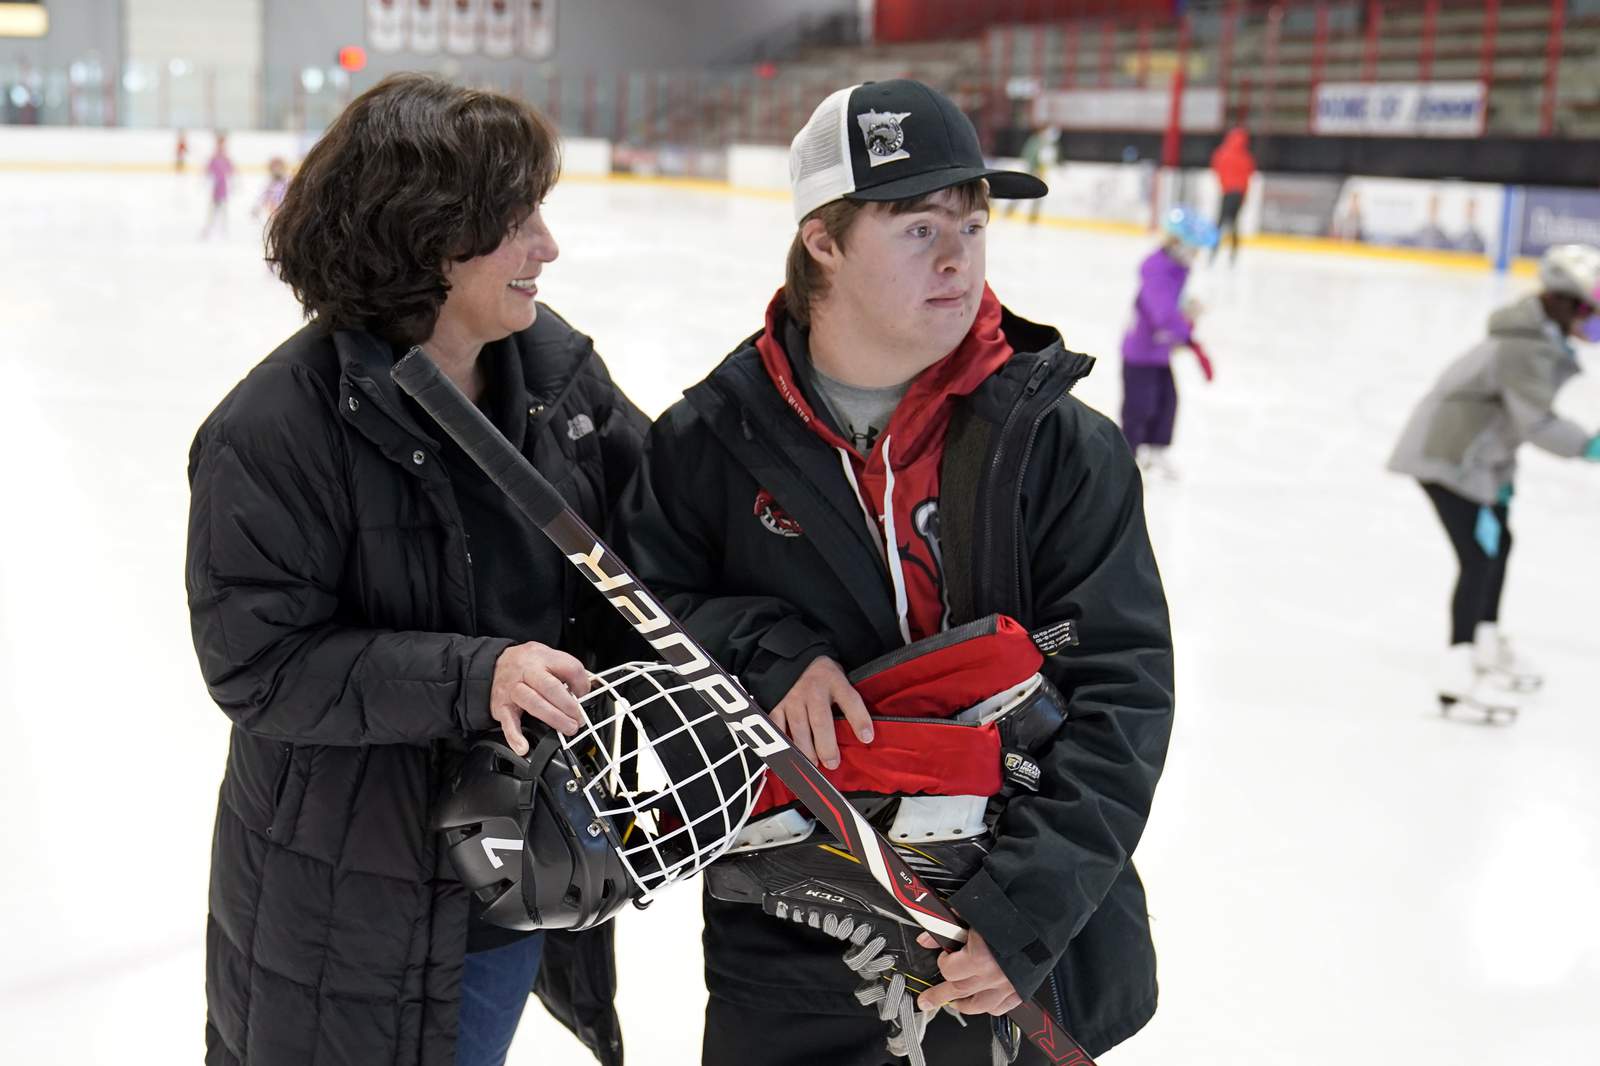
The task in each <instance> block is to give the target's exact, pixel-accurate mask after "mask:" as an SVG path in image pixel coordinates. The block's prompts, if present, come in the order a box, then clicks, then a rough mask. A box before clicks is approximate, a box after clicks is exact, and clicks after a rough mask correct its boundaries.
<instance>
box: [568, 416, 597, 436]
mask: <svg viewBox="0 0 1600 1066" xmlns="http://www.w3.org/2000/svg"><path fill="white" fill-rule="evenodd" d="M593 432H594V419H592V418H590V417H589V416H588V415H575V416H573V417H572V418H571V419H570V420H569V421H568V422H567V439H568V440H582V439H583V438H584V437H587V436H588V435H589V434H591V433H593Z"/></svg>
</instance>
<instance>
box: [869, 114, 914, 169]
mask: <svg viewBox="0 0 1600 1066" xmlns="http://www.w3.org/2000/svg"><path fill="white" fill-rule="evenodd" d="M910 117H911V112H909V111H905V112H901V113H900V114H894V113H893V112H889V111H868V112H866V113H865V114H861V115H857V116H856V121H857V122H859V123H860V124H861V136H862V139H863V140H865V141H866V142H867V162H869V163H871V164H872V165H873V166H875V167H876V166H882V165H883V164H884V163H893V162H894V161H895V160H896V159H910V158H911V153H910V152H907V151H906V150H905V148H904V147H903V145H904V144H905V143H906V131H905V130H903V129H902V128H901V127H900V123H902V122H904V121H905V120H906V119H908V118H910Z"/></svg>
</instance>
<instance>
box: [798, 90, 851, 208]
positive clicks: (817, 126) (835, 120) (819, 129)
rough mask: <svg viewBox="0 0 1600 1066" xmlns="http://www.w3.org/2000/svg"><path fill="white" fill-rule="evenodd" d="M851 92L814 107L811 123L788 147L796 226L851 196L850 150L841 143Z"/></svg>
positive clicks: (832, 95)
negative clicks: (828, 205)
mask: <svg viewBox="0 0 1600 1066" xmlns="http://www.w3.org/2000/svg"><path fill="white" fill-rule="evenodd" d="M855 88H856V87H855V86H851V87H850V88H848V89H840V90H839V91H838V92H836V93H833V94H831V95H830V96H829V97H828V98H827V99H826V100H824V101H822V103H821V104H819V105H817V110H816V111H815V112H813V113H812V115H811V121H809V122H807V123H806V124H805V126H803V127H802V128H801V130H800V132H799V133H798V134H796V135H795V138H794V142H793V143H792V144H791V145H790V146H789V182H790V184H791V186H792V187H793V190H794V218H795V221H796V222H798V221H800V220H801V219H803V218H805V217H806V216H807V215H809V214H810V213H811V212H812V211H814V210H815V209H816V208H818V207H821V206H822V205H823V204H825V203H829V202H831V201H833V200H837V199H839V197H841V196H844V195H845V194H846V193H852V192H855V188H856V187H855V179H854V178H853V177H852V176H851V174H850V146H849V144H848V142H846V140H845V118H846V116H845V111H846V108H847V106H848V105H849V102H850V94H851V93H852V92H854V91H855Z"/></svg>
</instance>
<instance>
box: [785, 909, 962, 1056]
mask: <svg viewBox="0 0 1600 1066" xmlns="http://www.w3.org/2000/svg"><path fill="white" fill-rule="evenodd" d="M780 917H781V915H780ZM806 924H808V925H809V926H811V928H813V929H819V930H821V931H822V932H824V933H826V934H828V935H829V936H831V937H836V938H837V939H839V940H843V941H846V942H847V943H849V944H850V947H849V948H847V949H846V950H845V953H844V964H845V965H846V966H848V967H849V968H850V970H851V972H852V973H854V974H855V975H856V976H857V977H861V978H863V979H864V981H865V983H864V984H862V985H861V986H860V987H858V988H857V989H856V1001H857V1002H858V1003H860V1004H861V1005H862V1006H863V1007H872V1008H874V1009H875V1010H876V1012H877V1015H878V1018H879V1020H880V1021H884V1022H887V1023H888V1025H889V1040H888V1046H889V1054H891V1055H897V1056H900V1057H903V1058H905V1059H906V1060H907V1061H908V1062H909V1063H910V1064H911V1066H927V1059H926V1057H924V1055H923V1054H922V1034H923V1033H924V1032H925V1031H926V1030H927V1028H928V1022H929V1020H930V1019H931V1018H932V1017H933V1016H934V1015H935V1014H937V1013H938V1010H944V1011H946V1012H947V1013H949V1014H951V1015H953V1016H954V1017H955V1018H956V1019H957V1020H958V1021H959V1022H961V1024H962V1025H966V1024H967V1020H966V1019H965V1018H963V1017H962V1016H961V1015H960V1014H959V1013H958V1012H957V1011H955V1010H952V1009H951V1008H950V1007H949V1005H948V1004H947V1005H945V1006H944V1007H941V1008H939V1009H938V1010H931V1011H923V1010H918V1009H917V997H916V995H915V994H914V993H912V992H911V991H910V990H909V989H908V988H907V987H906V974H905V971H904V970H902V969H900V968H899V967H898V966H896V965H895V954H894V952H893V951H891V950H890V949H889V938H888V937H886V936H884V935H883V934H881V933H876V932H874V930H873V927H872V924H871V923H870V922H858V921H856V920H855V918H854V917H853V916H851V915H845V916H844V917H843V918H841V917H839V916H838V915H836V914H819V913H818V912H816V911H812V912H811V914H810V916H809V919H808V921H807V923H806Z"/></svg>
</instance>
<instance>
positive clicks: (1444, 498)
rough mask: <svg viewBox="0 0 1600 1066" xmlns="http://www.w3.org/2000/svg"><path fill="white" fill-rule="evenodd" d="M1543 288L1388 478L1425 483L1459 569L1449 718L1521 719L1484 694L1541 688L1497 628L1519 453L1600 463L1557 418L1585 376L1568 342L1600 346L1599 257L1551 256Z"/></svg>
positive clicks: (1439, 407) (1446, 694)
mask: <svg viewBox="0 0 1600 1066" xmlns="http://www.w3.org/2000/svg"><path fill="white" fill-rule="evenodd" d="M1539 285H1540V291H1539V292H1537V293H1534V294H1532V295H1530V296H1526V297H1524V298H1522V299H1520V300H1518V301H1517V302H1515V303H1513V304H1510V305H1508V306H1506V307H1502V308H1501V309H1500V310H1498V311H1496V312H1495V313H1494V314H1493V315H1491V316H1490V317H1489V336H1488V337H1487V338H1485V339H1484V340H1483V341H1481V342H1479V343H1478V344H1477V345H1475V346H1474V347H1473V348H1472V349H1471V350H1470V351H1468V352H1467V353H1466V354H1465V355H1463V356H1462V357H1461V358H1459V359H1457V360H1456V361H1455V362H1454V363H1452V364H1451V365H1450V367H1449V368H1448V369H1446V370H1445V372H1444V374H1443V375H1442V376H1441V377H1440V378H1439V380H1438V382H1437V383H1436V384H1435V385H1434V387H1433V389H1432V391H1431V392H1429V393H1428V395H1427V396H1425V397H1424V398H1423V400H1422V402H1421V403H1420V404H1418V405H1417V408H1416V410H1415V411H1413V412H1412V414H1411V419H1410V421H1408V422H1407V423H1406V428H1405V431H1404V432H1403V433H1402V434H1401V436H1400V442H1399V444H1398V445H1396V447H1395V450H1394V454H1393V455H1392V456H1391V457H1390V459H1389V469H1391V470H1393V471H1395V472H1397V473H1401V474H1407V475H1409V476H1411V477H1414V478H1416V479H1417V480H1418V481H1419V482H1421V484H1422V489H1423V491H1424V492H1426V493H1427V494H1428V499H1429V500H1431V501H1432V502H1433V506H1434V509H1435V510H1436V511H1438V513H1439V519H1440V521H1441V522H1443V524H1444V528H1445V532H1446V533H1447V534H1448V535H1449V537H1450V543H1451V545H1452V546H1453V547H1454V548H1455V552H1456V556H1457V558H1458V560H1459V561H1460V564H1461V573H1460V577H1459V579H1458V580H1457V582H1456V588H1455V595H1454V599H1453V600H1452V603H1451V635H1450V651H1449V655H1448V659H1447V665H1446V669H1445V674H1444V680H1443V683H1442V684H1441V685H1440V688H1439V699H1440V703H1441V706H1442V707H1443V708H1444V709H1445V710H1449V709H1450V707H1452V706H1453V705H1455V704H1458V703H1460V704H1464V705H1467V706H1470V707H1472V708H1474V709H1477V710H1479V711H1481V712H1483V713H1485V714H1488V715H1490V716H1493V714H1494V713H1495V712H1496V711H1510V712H1512V713H1514V711H1515V703H1514V701H1512V700H1511V699H1508V698H1505V697H1499V696H1494V697H1491V696H1489V695H1488V694H1487V693H1486V691H1485V687H1486V686H1489V687H1495V688H1500V689H1506V690H1510V691H1511V692H1513V693H1515V692H1519V691H1520V692H1526V691H1529V690H1531V689H1534V688H1537V687H1538V686H1539V684H1540V683H1541V679H1540V678H1539V677H1538V675H1537V674H1535V673H1534V672H1533V671H1531V670H1530V669H1528V668H1527V666H1526V665H1525V664H1524V663H1522V662H1521V661H1520V660H1519V659H1518V657H1517V656H1516V655H1515V653H1514V652H1513V651H1512V649H1511V646H1510V644H1509V643H1508V642H1507V641H1506V639H1505V637H1504V636H1503V635H1502V634H1501V633H1500V629H1499V617H1500V590H1501V586H1502V585H1503V584H1504V581H1505V573H1506V558H1507V556H1509V555H1510V552H1511V531H1510V529H1509V527H1508V524H1507V522H1508V512H1509V508H1510V504H1511V495H1512V491H1513V485H1514V483H1515V479H1516V469H1517V449H1518V448H1519V447H1521V446H1522V445H1523V444H1524V443H1529V444H1534V445H1537V446H1538V447H1540V448H1543V449H1544V450H1545V451H1547V452H1550V453H1552V454H1554V455H1559V456H1562V457H1564V458H1569V459H1577V458H1584V459H1588V460H1591V461H1600V436H1596V434H1594V433H1591V432H1590V431H1588V430H1586V429H1584V428H1583V427H1582V426H1579V425H1577V424H1576V423H1574V422H1571V421H1569V420H1567V419H1565V418H1562V417H1561V416H1560V415H1558V414H1556V412H1555V410H1554V403H1555V398H1556V393H1557V392H1559V391H1560V389H1561V387H1562V386H1563V385H1565V384H1566V383H1567V382H1568V381H1570V380H1571V379H1572V378H1573V377H1574V376H1575V375H1576V374H1577V373H1578V372H1579V370H1580V367H1579V366H1578V361H1577V358H1576V356H1575V354H1574V351H1573V347H1572V342H1571V338H1572V337H1580V338H1584V339H1595V340H1600V317H1597V315H1596V305H1597V303H1600V249H1596V248H1592V247H1589V246H1588V245H1581V244H1564V245H1558V246H1556V247H1553V248H1551V249H1550V250H1549V251H1547V252H1546V253H1545V255H1544V258H1543V259H1542V260H1541V261H1540V263H1539Z"/></svg>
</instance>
